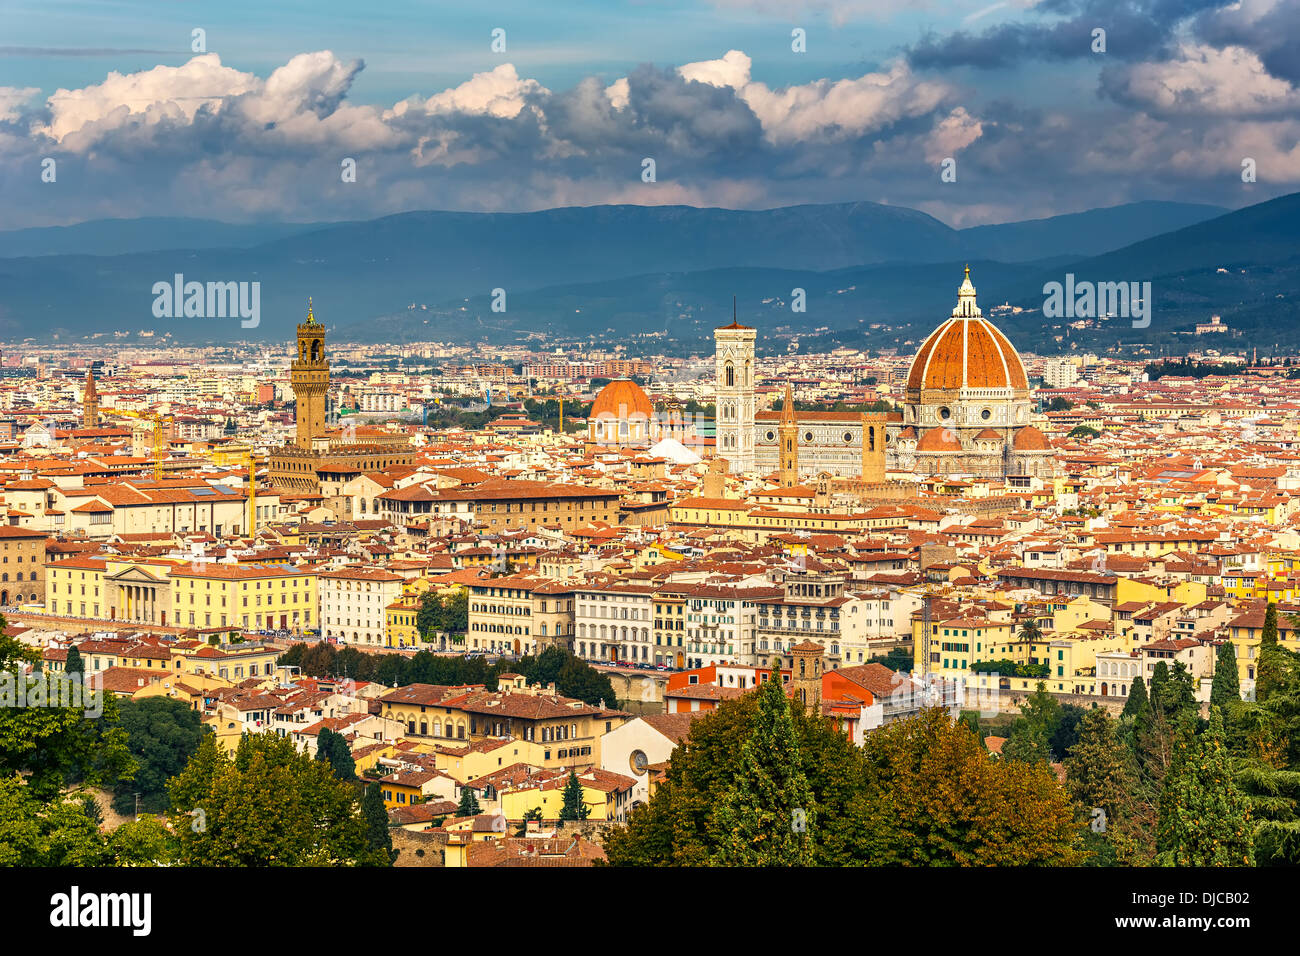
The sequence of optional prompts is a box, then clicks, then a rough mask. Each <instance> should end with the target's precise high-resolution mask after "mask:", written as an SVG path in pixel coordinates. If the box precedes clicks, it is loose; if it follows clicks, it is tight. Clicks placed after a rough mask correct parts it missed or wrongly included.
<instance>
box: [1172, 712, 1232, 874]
mask: <svg viewBox="0 0 1300 956" xmlns="http://www.w3.org/2000/svg"><path fill="white" fill-rule="evenodd" d="M1251 831H1252V828H1251V823H1250V810H1249V803H1248V801H1247V799H1246V796H1245V795H1244V794H1243V793H1242V792H1241V790H1240V789H1238V787H1237V784H1236V782H1235V781H1234V779H1233V773H1232V767H1231V762H1230V760H1229V758H1228V752H1227V750H1226V748H1225V747H1224V744H1223V712H1222V711H1220V710H1219V709H1217V708H1215V710H1214V711H1213V713H1212V714H1211V716H1210V726H1209V728H1208V729H1207V730H1206V731H1205V733H1204V734H1202V735H1201V736H1200V737H1199V738H1196V739H1194V740H1192V741H1190V742H1186V741H1183V742H1180V744H1179V746H1178V749H1177V755H1176V757H1175V759H1174V765H1173V768H1172V769H1171V770H1170V772H1169V775H1168V777H1167V778H1166V780H1165V787H1164V791H1163V792H1162V793H1161V794H1160V817H1159V820H1158V822H1157V824H1156V849H1157V851H1158V853H1157V861H1158V862H1159V863H1160V864H1161V865H1162V866H1253V865H1254V862H1255V853H1254V845H1253V834H1252V832H1251Z"/></svg>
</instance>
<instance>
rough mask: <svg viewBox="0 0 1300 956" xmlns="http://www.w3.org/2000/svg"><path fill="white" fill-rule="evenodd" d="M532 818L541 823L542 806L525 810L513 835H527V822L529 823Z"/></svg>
mask: <svg viewBox="0 0 1300 956" xmlns="http://www.w3.org/2000/svg"><path fill="white" fill-rule="evenodd" d="M532 820H536V821H537V822H538V823H541V822H542V808H541V807H533V808H532V809H531V810H527V811H525V812H524V818H523V820H522V821H520V823H519V829H518V830H516V831H515V836H517V837H522V836H527V835H528V824H529V822H530V821H532Z"/></svg>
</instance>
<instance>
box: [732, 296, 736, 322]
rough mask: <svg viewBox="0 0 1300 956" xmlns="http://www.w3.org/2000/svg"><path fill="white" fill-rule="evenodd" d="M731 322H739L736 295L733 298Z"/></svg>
mask: <svg viewBox="0 0 1300 956" xmlns="http://www.w3.org/2000/svg"><path fill="white" fill-rule="evenodd" d="M731 321H732V322H736V321H737V319H736V297H735V296H734V295H733V296H732V297H731Z"/></svg>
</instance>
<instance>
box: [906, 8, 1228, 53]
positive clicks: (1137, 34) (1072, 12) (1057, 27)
mask: <svg viewBox="0 0 1300 956" xmlns="http://www.w3.org/2000/svg"><path fill="white" fill-rule="evenodd" d="M1226 2H1228V0H1048V2H1044V3H1040V4H1038V5H1037V6H1035V7H1034V8H1032V10H1028V11H1025V12H1024V13H1023V14H1022V16H1025V17H1029V18H1033V19H1034V20H1036V21H1039V20H1042V19H1044V18H1045V17H1051V18H1053V19H1050V20H1049V22H1022V21H1014V22H1008V23H1001V24H998V25H996V26H993V27H990V28H988V29H986V30H983V31H981V32H978V33H971V32H967V31H965V30H959V31H957V32H955V33H950V34H947V35H939V34H935V33H930V34H927V35H926V36H925V37H924V38H923V39H922V40H921V41H920V42H919V43H917V44H915V45H914V46H913V47H911V48H910V49H909V50H908V51H907V57H908V61H909V62H910V63H911V64H912V66H914V67H916V68H918V69H922V68H924V69H945V68H949V67H957V66H969V67H977V68H980V69H1000V68H1005V67H1014V66H1018V65H1021V64H1024V63H1025V62H1026V61H1032V60H1073V59H1081V58H1084V57H1092V56H1097V54H1095V53H1094V52H1093V50H1092V31H1093V30H1095V29H1098V28H1100V29H1103V30H1105V31H1106V56H1108V57H1114V58H1117V59H1121V60H1128V61H1134V60H1141V59H1149V58H1161V59H1163V58H1164V57H1165V56H1167V55H1168V53H1169V51H1170V49H1171V47H1172V45H1173V42H1172V41H1173V34H1174V30H1175V28H1176V27H1177V26H1178V24H1179V23H1181V22H1182V21H1184V20H1186V19H1187V18H1188V17H1190V16H1193V15H1195V14H1198V13H1202V12H1204V11H1206V10H1207V9H1212V8H1217V7H1220V6H1222V5H1223V4H1224V3H1226Z"/></svg>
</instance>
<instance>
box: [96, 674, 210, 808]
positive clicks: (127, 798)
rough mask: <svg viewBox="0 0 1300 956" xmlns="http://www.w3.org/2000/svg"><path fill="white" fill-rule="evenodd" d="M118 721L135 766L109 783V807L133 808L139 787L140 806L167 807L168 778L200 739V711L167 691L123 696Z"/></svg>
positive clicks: (193, 750)
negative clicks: (127, 778)
mask: <svg viewBox="0 0 1300 956" xmlns="http://www.w3.org/2000/svg"><path fill="white" fill-rule="evenodd" d="M118 725H119V726H120V727H121V728H122V729H123V730H124V731H126V746H127V750H128V751H130V753H131V756H132V757H133V758H134V759H135V761H136V764H137V765H138V769H137V770H136V773H135V777H134V778H133V779H132V780H131V781H119V782H118V784H117V786H116V787H115V788H114V794H113V809H114V810H116V811H117V812H118V813H123V814H129V813H134V812H135V807H136V802H135V795H136V794H137V793H138V794H140V809H141V810H142V811H143V812H145V813H161V812H162V811H164V810H166V809H167V781H168V780H169V779H171V778H172V777H174V776H176V774H178V773H180V772H181V771H182V770H184V769H185V764H186V763H187V762H188V761H189V759H190V757H192V756H194V754H195V752H196V751H197V750H198V749H199V741H200V740H202V739H203V734H204V728H203V722H202V719H201V717H200V715H199V712H198V711H197V710H193V709H191V708H190V707H187V706H186V705H185V704H183V703H181V702H180V701H177V700H172V699H171V698H168V697H148V698H145V699H144V700H132V699H129V698H128V699H127V700H123V701H121V702H120V703H119V705H118Z"/></svg>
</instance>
